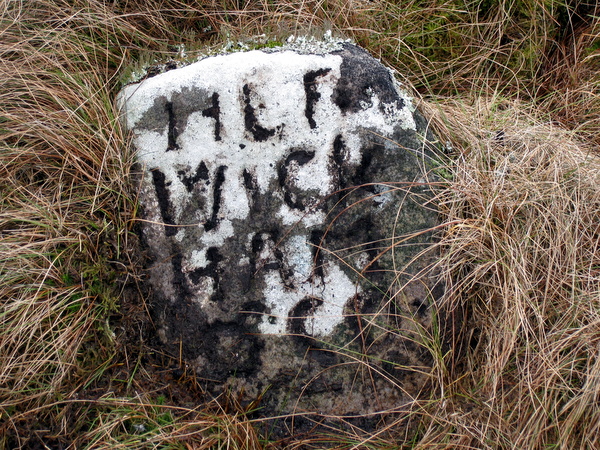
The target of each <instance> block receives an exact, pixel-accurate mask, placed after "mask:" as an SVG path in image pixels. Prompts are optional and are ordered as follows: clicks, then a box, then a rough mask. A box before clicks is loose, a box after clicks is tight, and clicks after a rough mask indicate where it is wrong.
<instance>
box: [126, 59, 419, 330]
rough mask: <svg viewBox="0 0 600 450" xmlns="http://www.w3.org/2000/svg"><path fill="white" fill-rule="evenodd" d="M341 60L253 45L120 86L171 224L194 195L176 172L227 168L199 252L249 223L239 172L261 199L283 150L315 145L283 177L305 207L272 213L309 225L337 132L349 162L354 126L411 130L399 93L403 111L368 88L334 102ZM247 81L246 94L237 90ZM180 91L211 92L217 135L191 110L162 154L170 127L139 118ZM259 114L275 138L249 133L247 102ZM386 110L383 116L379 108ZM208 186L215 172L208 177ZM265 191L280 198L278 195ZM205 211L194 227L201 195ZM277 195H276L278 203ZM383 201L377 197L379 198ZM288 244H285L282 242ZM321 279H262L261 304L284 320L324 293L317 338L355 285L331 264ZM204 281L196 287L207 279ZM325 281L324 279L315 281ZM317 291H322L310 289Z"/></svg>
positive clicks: (200, 259)
mask: <svg viewBox="0 0 600 450" xmlns="http://www.w3.org/2000/svg"><path fill="white" fill-rule="evenodd" d="M341 64H342V57H341V56H339V55H335V54H323V55H310V54H297V53H295V52H292V51H283V52H276V53H264V52H262V51H251V52H246V53H236V54H231V55H227V56H216V57H212V58H206V59H205V60H202V61H200V62H198V63H195V64H191V65H189V66H187V67H184V68H181V69H178V70H176V71H170V72H166V73H164V74H161V75H158V76H155V77H153V78H149V79H147V80H145V81H143V82H141V83H140V84H135V85H131V86H127V87H126V88H125V89H124V90H123V91H122V93H121V95H120V97H119V101H120V104H121V105H122V111H123V112H124V118H125V122H126V125H127V128H129V129H131V130H133V132H134V145H135V147H136V149H137V158H138V161H139V162H140V163H141V164H143V165H144V166H145V168H146V170H147V171H152V170H156V169H158V170H160V171H161V172H162V173H163V174H164V176H165V184H168V185H169V192H170V198H171V204H172V206H173V208H174V220H175V222H177V223H179V222H180V218H181V214H182V210H183V208H184V207H185V205H186V204H188V203H189V202H190V200H191V199H192V197H193V196H195V195H198V193H197V192H195V191H193V192H190V191H189V190H188V189H186V186H185V185H184V183H183V182H182V181H181V177H180V176H178V172H180V171H188V172H190V173H192V172H193V168H196V167H198V165H199V164H201V163H204V164H205V165H206V168H207V169H208V172H209V173H210V174H211V175H212V176H214V174H215V173H216V171H217V168H218V167H219V166H220V165H223V164H226V165H227V171H226V172H227V173H226V178H225V181H224V183H223V185H222V189H221V192H222V197H221V202H222V204H221V205H220V208H219V216H218V219H219V224H218V226H217V227H215V228H213V229H211V230H209V231H206V232H204V233H203V235H202V236H201V238H200V239H201V243H202V245H203V246H204V248H208V247H211V246H221V245H223V243H224V242H225V240H226V239H228V238H230V237H232V236H233V235H234V233H235V231H234V229H233V226H232V221H233V220H236V219H238V220H248V218H249V214H250V203H251V198H249V196H248V191H247V189H245V187H244V178H243V174H244V171H249V172H251V173H252V174H253V176H255V177H256V184H257V188H258V189H259V190H260V193H261V194H263V195H268V191H269V189H270V184H271V183H272V182H273V181H274V180H276V179H277V176H278V174H277V167H276V164H274V163H276V162H278V161H281V160H282V159H284V158H285V157H286V155H287V154H289V152H290V149H292V148H301V149H307V151H313V152H314V153H315V154H314V157H313V158H312V159H311V160H310V161H309V162H307V163H306V164H303V165H298V164H296V165H292V167H291V168H289V170H288V173H287V177H288V180H289V183H290V184H291V185H293V186H294V187H295V188H296V189H298V190H299V191H301V192H306V193H307V195H308V198H309V200H308V205H306V206H307V208H306V209H305V210H300V209H295V208H291V207H290V206H289V205H288V204H286V203H285V202H282V203H281V206H280V208H279V210H278V211H276V214H277V216H278V218H279V219H280V220H281V223H282V224H283V225H285V226H292V225H294V224H296V223H298V222H302V224H303V225H304V226H307V227H310V226H315V225H318V224H322V223H324V221H325V215H326V214H325V212H324V211H323V210H321V209H318V208H317V206H318V204H319V202H320V201H321V200H322V199H323V198H326V197H327V196H328V195H331V194H332V193H333V192H334V189H336V187H335V183H334V180H333V179H332V178H333V176H334V173H333V172H332V170H331V167H330V163H329V160H330V158H331V149H332V148H333V145H334V141H335V139H336V137H338V136H340V135H343V136H344V139H345V145H346V149H347V151H348V157H347V159H346V163H347V164H355V165H356V164H358V163H359V162H360V158H361V148H362V146H363V145H364V144H363V142H362V140H361V138H360V137H359V136H360V133H359V131H360V130H365V129H374V130H378V132H380V133H382V134H388V135H391V134H392V133H393V132H394V130H395V129H396V128H397V127H398V126H400V127H401V128H404V129H406V130H413V131H414V130H415V122H414V119H413V112H414V108H413V106H412V101H411V99H410V97H408V95H406V94H405V93H404V92H403V91H401V90H400V89H398V91H397V94H398V96H399V98H401V99H402V100H403V107H402V108H398V106H397V103H388V104H383V105H382V102H381V100H380V99H379V98H378V97H377V96H376V95H375V93H374V92H370V94H371V98H370V101H368V102H364V101H363V102H362V103H361V106H362V108H363V109H362V110H360V111H358V112H356V113H354V114H346V113H344V112H343V111H342V110H340V108H339V107H338V106H337V105H336V104H335V103H334V101H333V100H332V98H333V96H334V92H333V90H334V88H335V86H336V83H337V81H338V80H339V78H340V77H341ZM319 71H324V72H325V71H326V73H324V74H323V75H320V76H317V77H316V78H315V82H316V88H315V91H316V93H317V95H318V96H319V98H318V99H317V100H316V101H315V102H314V105H313V113H312V117H311V120H312V121H313V124H312V126H311V120H308V118H307V115H306V107H305V105H307V90H306V86H305V82H304V79H303V77H304V75H305V74H307V73H310V72H313V73H319ZM245 86H251V87H252V88H251V91H250V92H248V93H245V92H244V89H245V88H244V87H245ZM186 92H188V93H189V92H202V93H204V95H205V97H206V98H205V101H206V103H209V101H210V97H211V96H213V95H214V94H215V93H216V94H218V102H219V109H220V111H219V122H220V123H219V131H218V134H219V139H214V137H213V136H214V135H215V127H216V126H217V125H216V123H215V122H216V120H215V118H213V117H207V115H206V114H203V112H202V111H194V112H192V113H191V114H189V115H188V116H187V120H186V122H185V124H178V126H179V127H180V128H181V127H182V129H179V130H177V138H176V141H177V142H176V143H177V146H178V149H177V150H171V151H165V149H167V148H168V146H169V137H168V136H169V124H168V123H165V124H164V126H163V127H162V128H154V129H148V127H145V126H143V125H142V126H140V123H142V122H143V118H144V116H145V115H146V114H148V112H149V111H150V110H151V109H152V108H153V107H154V105H155V101H156V99H157V98H160V97H164V98H165V100H166V101H167V102H173V100H174V95H183V96H185V95H186ZM248 104H249V105H250V106H251V107H252V108H253V109H254V111H256V114H255V116H256V119H257V122H258V126H259V127H262V128H264V129H267V130H270V132H272V134H273V135H272V136H270V137H269V138H268V139H265V140H263V141H260V140H257V139H255V136H253V134H252V132H251V131H249V130H248V129H247V127H246V128H245V127H244V121H245V113H244V110H245V108H246V107H247V105H248ZM380 106H383V108H381V109H383V112H382V111H381V109H380ZM146 178H147V180H146V183H147V184H148V185H150V184H151V175H150V173H149V172H148V174H147V175H146ZM211 181H212V182H213V183H214V182H215V181H214V178H213V179H212V180H211ZM272 195H275V196H280V197H281V196H282V193H281V192H272ZM203 197H204V200H205V202H206V207H205V208H204V210H203V211H204V212H205V214H204V215H202V214H200V215H199V216H198V217H197V220H198V227H202V225H203V224H204V223H206V222H207V221H208V220H209V219H210V217H208V215H209V213H210V212H211V210H212V209H213V201H214V197H213V196H212V193H211V192H210V191H209V192H206V193H205V195H204V196H203ZM282 200H283V199H282ZM379 201H380V202H382V201H384V199H383V198H380V199H379ZM288 246H289V245H288ZM294 254H295V255H296V256H295V258H296V259H298V258H301V259H304V260H305V261H308V260H310V258H311V251H310V248H309V246H308V244H307V243H306V239H305V242H304V243H303V244H300V245H298V247H297V248H296V249H295V250H294ZM206 265H207V260H206V257H205V255H203V252H202V250H201V249H194V250H192V251H191V253H190V254H189V256H187V258H185V260H184V262H183V266H184V267H185V270H187V271H192V270H194V269H199V268H204V267H206ZM324 270H325V272H326V280H327V281H326V285H324V286H322V285H320V284H318V283H317V284H314V283H309V282H307V281H305V280H302V279H301V278H302V277H303V276H304V277H305V278H307V275H306V270H305V268H303V271H304V274H303V272H302V271H298V272H297V273H296V274H295V275H294V277H295V281H296V282H297V283H298V289H297V290H296V291H295V292H289V291H287V290H286V289H285V286H284V285H283V284H282V283H281V282H280V281H278V279H277V276H276V275H274V274H267V275H265V281H266V283H265V284H266V285H267V287H266V288H265V291H264V296H265V301H266V303H267V305H268V306H269V307H270V308H271V309H272V310H273V312H272V313H271V315H272V316H278V317H281V318H285V317H287V315H288V314H289V312H290V310H291V309H292V308H293V307H294V305H295V304H297V302H298V301H300V300H301V299H302V298H304V297H305V296H311V295H313V296H314V295H317V294H318V297H323V301H324V303H323V304H322V305H321V306H319V307H317V308H316V311H315V314H314V316H313V317H312V318H311V319H310V320H311V321H312V326H311V329H312V330H313V333H314V335H324V334H329V333H330V332H331V331H332V330H333V328H334V327H335V325H337V324H338V323H340V322H341V321H342V319H343V307H344V304H345V303H346V302H347V301H348V299H350V298H351V297H352V296H353V295H355V294H356V292H357V290H358V289H359V288H358V287H357V286H356V285H355V283H354V282H353V281H351V280H350V279H349V278H348V277H347V276H346V275H345V274H344V272H343V271H342V270H340V269H339V268H338V267H336V264H335V263H329V264H328V265H327V266H326V267H325V268H324ZM207 284H210V283H207V281H206V280H204V282H203V285H207ZM321 284H322V283H321ZM317 291H319V292H317ZM260 331H261V332H262V333H266V334H283V333H285V331H286V329H285V321H284V320H283V319H282V320H278V321H277V323H275V324H273V323H270V322H269V321H268V317H267V315H265V316H264V318H263V320H262V322H261V324H260Z"/></svg>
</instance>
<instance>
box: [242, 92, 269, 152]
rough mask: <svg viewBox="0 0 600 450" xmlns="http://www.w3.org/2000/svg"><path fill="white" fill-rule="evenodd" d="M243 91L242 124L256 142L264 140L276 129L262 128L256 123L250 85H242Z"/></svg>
mask: <svg viewBox="0 0 600 450" xmlns="http://www.w3.org/2000/svg"><path fill="white" fill-rule="evenodd" d="M243 92H244V104H245V105H246V106H244V126H245V127H246V131H248V132H250V133H251V134H252V137H253V138H254V140H255V141H256V142H264V141H266V140H267V139H269V138H270V137H272V136H274V135H275V131H276V129H274V128H272V129H268V128H264V127H263V126H261V125H260V124H259V123H258V118H257V117H256V114H255V109H254V107H253V106H252V105H251V102H250V92H251V90H250V87H249V86H248V85H247V84H245V85H244V87H243Z"/></svg>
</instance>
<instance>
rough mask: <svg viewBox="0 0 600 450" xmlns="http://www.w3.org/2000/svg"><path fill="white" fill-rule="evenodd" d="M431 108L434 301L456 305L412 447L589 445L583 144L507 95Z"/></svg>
mask: <svg viewBox="0 0 600 450" xmlns="http://www.w3.org/2000/svg"><path fill="white" fill-rule="evenodd" d="M439 108H440V110H442V111H443V121H444V122H445V126H446V127H448V130H453V131H450V135H451V136H454V137H456V139H457V140H456V141H455V146H456V148H457V149H458V152H459V154H458V159H457V160H456V166H455V168H454V169H453V175H454V179H453V180H452V181H451V182H450V183H449V186H448V190H447V191H446V192H445V193H444V194H443V195H442V196H441V197H440V205H441V207H442V208H443V212H444V215H445V216H447V218H448V219H447V220H448V221H449V222H448V223H449V224H451V226H449V227H448V229H447V232H446V234H445V235H444V237H443V238H442V243H441V245H442V246H443V248H444V257H443V259H442V261H441V262H440V264H441V266H442V267H443V268H444V270H446V274H447V277H448V281H449V285H448V287H449V290H448V292H447V299H446V302H447V303H446V304H445V305H444V306H445V307H446V308H447V309H449V310H451V311H457V312H461V316H462V321H463V329H462V334H461V335H460V337H459V338H458V339H457V341H456V342H455V347H454V355H453V358H454V362H453V365H454V368H455V372H454V374H453V376H452V377H451V378H450V379H449V380H448V385H447V386H446V392H451V393H452V396H450V397H449V398H447V399H444V400H442V401H441V402H440V405H441V406H442V407H441V408H439V409H437V410H436V412H431V417H430V419H431V426H430V428H429V429H428V430H427V433H426V435H425V438H424V440H423V442H422V444H421V445H429V444H433V443H434V442H436V441H437V440H438V439H440V438H441V434H446V433H448V434H447V435H446V438H445V439H443V440H440V441H441V442H447V443H448V445H456V446H470V447H474V448H481V447H487V448H496V447H502V448H545V447H548V446H556V447H560V448H581V447H586V446H589V447H590V448H593V447H595V446H597V445H598V441H597V440H598V436H599V434H598V431H599V429H598V427H599V426H600V417H599V416H598V410H597V401H598V395H599V394H600V389H599V388H600V386H599V385H598V383H597V380H598V377H599V376H600V372H599V370H600V367H599V366H598V362H597V358H598V349H599V348H600V341H599V337H600V333H599V332H600V315H599V311H600V309H599V307H600V304H599V299H600V295H599V294H600V272H599V271H598V268H599V267H600V253H598V245H599V238H600V234H599V231H600V228H599V225H598V224H599V220H600V216H599V215H600V191H599V190H598V183H599V181H600V159H599V158H598V157H597V154H596V153H595V152H597V148H593V147H592V146H589V145H585V144H583V143H582V142H580V141H577V139H576V138H575V137H574V134H573V133H571V132H568V131H566V130H562V129H560V128H557V127H555V126H552V125H549V124H543V123H541V122H540V120H539V118H537V117H536V115H535V114H534V113H533V112H531V111H528V108H527V107H526V106H524V105H521V104H520V103H518V102H512V101H501V100H496V101H494V99H491V100H480V101H478V102H476V103H474V104H472V105H465V104H464V103H458V102H456V101H452V100H449V101H446V102H444V103H442V104H440V105H439ZM438 112H439V111H438ZM432 114H435V112H434V111H432ZM438 118H439V116H438ZM594 151H595V152H594ZM456 344H461V345H456ZM440 405H438V406H440Z"/></svg>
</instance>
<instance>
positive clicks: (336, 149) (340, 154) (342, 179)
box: [332, 134, 348, 199]
mask: <svg viewBox="0 0 600 450" xmlns="http://www.w3.org/2000/svg"><path fill="white" fill-rule="evenodd" d="M346 153H347V152H346V144H345V142H344V139H343V138H342V135H341V134H338V135H337V136H336V137H335V139H334V141H333V154H332V157H333V158H332V159H333V172H334V174H335V177H334V178H335V179H336V181H337V183H336V184H337V188H338V189H340V192H337V193H336V194H335V198H336V199H339V198H340V196H341V195H342V192H341V191H342V190H343V189H344V188H346V186H347V178H348V177H346V176H344V161H345V159H346V158H345V157H346Z"/></svg>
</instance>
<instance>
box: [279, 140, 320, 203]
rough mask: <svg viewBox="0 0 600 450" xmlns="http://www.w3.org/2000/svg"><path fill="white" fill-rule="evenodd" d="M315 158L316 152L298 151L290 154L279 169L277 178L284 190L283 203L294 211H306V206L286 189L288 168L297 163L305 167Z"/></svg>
mask: <svg viewBox="0 0 600 450" xmlns="http://www.w3.org/2000/svg"><path fill="white" fill-rule="evenodd" d="M314 157H315V152H314V151H307V150H296V151H294V152H292V153H290V154H289V156H288V157H287V158H286V160H285V162H284V163H283V164H282V165H281V166H279V168H278V169H277V176H278V178H279V186H281V187H282V189H283V191H284V192H283V201H284V202H285V203H286V204H287V205H288V206H289V207H290V208H293V209H298V210H300V211H304V204H303V203H302V201H301V200H298V199H294V196H293V193H292V192H290V190H289V189H288V188H287V187H286V182H287V177H288V172H289V170H288V167H289V165H290V164H291V163H292V162H294V161H295V162H297V163H298V166H303V165H305V164H307V163H308V162H310V161H311V160H312V159H313V158H314Z"/></svg>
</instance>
